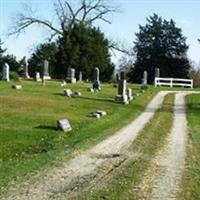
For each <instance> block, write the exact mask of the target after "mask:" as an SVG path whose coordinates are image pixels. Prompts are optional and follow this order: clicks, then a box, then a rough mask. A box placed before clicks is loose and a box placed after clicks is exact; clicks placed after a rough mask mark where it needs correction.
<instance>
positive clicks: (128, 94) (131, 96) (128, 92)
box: [127, 88, 133, 101]
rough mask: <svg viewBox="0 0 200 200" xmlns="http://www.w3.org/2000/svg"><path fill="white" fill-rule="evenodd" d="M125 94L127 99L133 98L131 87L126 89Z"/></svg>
mask: <svg viewBox="0 0 200 200" xmlns="http://www.w3.org/2000/svg"><path fill="white" fill-rule="evenodd" d="M127 96H128V100H129V101H131V100H133V93H132V89H131V88H128V89H127Z"/></svg>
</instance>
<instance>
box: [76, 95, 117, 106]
mask: <svg viewBox="0 0 200 200" xmlns="http://www.w3.org/2000/svg"><path fill="white" fill-rule="evenodd" d="M78 98H80V99H86V100H92V101H101V102H109V103H115V104H116V102H115V101H114V99H111V98H91V97H83V96H82V97H78Z"/></svg>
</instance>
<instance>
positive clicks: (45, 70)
mask: <svg viewBox="0 0 200 200" xmlns="http://www.w3.org/2000/svg"><path fill="white" fill-rule="evenodd" d="M50 79H51V77H50V76H49V61H48V60H44V63H43V74H42V80H43V81H44V82H45V80H50Z"/></svg>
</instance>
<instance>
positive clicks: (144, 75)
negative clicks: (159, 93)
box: [141, 71, 148, 92]
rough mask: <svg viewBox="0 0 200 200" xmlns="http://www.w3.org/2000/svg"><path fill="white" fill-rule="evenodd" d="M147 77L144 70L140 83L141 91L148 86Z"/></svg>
mask: <svg viewBox="0 0 200 200" xmlns="http://www.w3.org/2000/svg"><path fill="white" fill-rule="evenodd" d="M147 79H148V73H147V71H144V73H143V78H142V85H141V90H142V91H143V92H144V90H145V89H147V88H148V86H147Z"/></svg>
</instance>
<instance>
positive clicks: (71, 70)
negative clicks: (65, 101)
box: [67, 67, 76, 83]
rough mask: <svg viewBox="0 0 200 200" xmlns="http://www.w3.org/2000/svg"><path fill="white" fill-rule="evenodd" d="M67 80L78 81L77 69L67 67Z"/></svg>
mask: <svg viewBox="0 0 200 200" xmlns="http://www.w3.org/2000/svg"><path fill="white" fill-rule="evenodd" d="M67 82H69V83H76V78H75V69H74V68H71V67H70V68H67Z"/></svg>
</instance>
